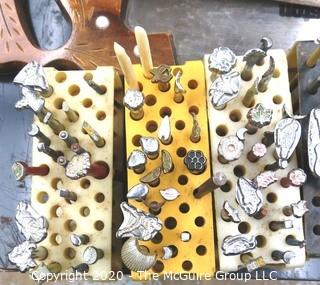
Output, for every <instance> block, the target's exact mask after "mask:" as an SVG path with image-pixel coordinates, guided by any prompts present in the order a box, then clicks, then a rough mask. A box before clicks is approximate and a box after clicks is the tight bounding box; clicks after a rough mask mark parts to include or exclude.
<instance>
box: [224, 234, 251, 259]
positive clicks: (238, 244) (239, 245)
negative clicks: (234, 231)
mask: <svg viewBox="0 0 320 285" xmlns="http://www.w3.org/2000/svg"><path fill="white" fill-rule="evenodd" d="M256 247H257V240H256V237H255V236H249V235H245V234H240V235H235V236H227V237H226V238H225V239H224V240H223V242H222V246H221V248H222V251H223V254H224V255H227V256H230V255H238V254H243V253H248V252H250V251H252V250H254V249H255V248H256Z"/></svg>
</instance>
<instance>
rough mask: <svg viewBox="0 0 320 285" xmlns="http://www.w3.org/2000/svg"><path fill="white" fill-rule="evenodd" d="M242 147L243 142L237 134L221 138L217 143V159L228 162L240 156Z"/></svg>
mask: <svg viewBox="0 0 320 285" xmlns="http://www.w3.org/2000/svg"><path fill="white" fill-rule="evenodd" d="M243 149H244V144H243V142H242V141H241V140H240V139H239V138H238V137H237V136H233V135H232V136H227V137H225V138H222V139H221V140H220V142H219V145H218V159H219V161H220V162H221V163H228V162H230V161H234V160H237V159H239V158H240V156H241V155H242V152H243Z"/></svg>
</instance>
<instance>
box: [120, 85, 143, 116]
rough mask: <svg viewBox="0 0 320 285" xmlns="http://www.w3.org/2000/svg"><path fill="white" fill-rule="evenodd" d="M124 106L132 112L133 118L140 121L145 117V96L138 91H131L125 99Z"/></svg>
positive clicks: (127, 92)
mask: <svg viewBox="0 0 320 285" xmlns="http://www.w3.org/2000/svg"><path fill="white" fill-rule="evenodd" d="M123 104H124V106H125V107H126V108H128V110H129V111H130V115H131V118H132V119H134V120H140V119H142V118H143V116H144V111H143V105H144V95H143V93H142V92H140V91H138V90H132V89H129V90H127V91H126V94H125V96H124V98H123Z"/></svg>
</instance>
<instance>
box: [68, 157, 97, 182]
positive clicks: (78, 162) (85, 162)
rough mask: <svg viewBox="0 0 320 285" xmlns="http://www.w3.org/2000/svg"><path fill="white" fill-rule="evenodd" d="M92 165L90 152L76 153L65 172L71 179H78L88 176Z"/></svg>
mask: <svg viewBox="0 0 320 285" xmlns="http://www.w3.org/2000/svg"><path fill="white" fill-rule="evenodd" d="M90 167H91V159H90V154H89V153H87V152H84V153H81V154H76V155H74V156H73V157H72V158H71V160H70V161H69V162H68V164H67V166H66V169H65V173H66V176H67V177H69V178H70V179H73V180H76V179H79V178H81V177H84V176H87V175H88V171H89V169H90Z"/></svg>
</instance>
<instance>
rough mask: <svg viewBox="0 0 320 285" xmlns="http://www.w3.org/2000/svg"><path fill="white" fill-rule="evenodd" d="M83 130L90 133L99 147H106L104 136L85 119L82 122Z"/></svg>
mask: <svg viewBox="0 0 320 285" xmlns="http://www.w3.org/2000/svg"><path fill="white" fill-rule="evenodd" d="M82 130H83V131H84V132H85V133H87V134H88V135H89V137H90V138H91V140H92V141H93V142H94V144H95V145H96V146H97V147H104V146H105V144H106V141H105V140H104V138H103V137H101V136H100V135H99V134H98V132H97V131H95V130H94V129H93V128H92V127H91V125H89V123H88V122H86V121H83V124H82Z"/></svg>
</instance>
